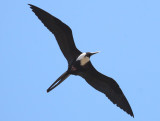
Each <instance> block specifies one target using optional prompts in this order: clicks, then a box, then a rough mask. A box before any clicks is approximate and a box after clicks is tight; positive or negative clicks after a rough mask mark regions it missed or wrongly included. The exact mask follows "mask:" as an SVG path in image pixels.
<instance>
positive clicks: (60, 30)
mask: <svg viewBox="0 0 160 121" xmlns="http://www.w3.org/2000/svg"><path fill="white" fill-rule="evenodd" d="M29 5H30V7H31V9H32V11H33V12H34V13H35V14H36V16H37V17H38V18H39V19H40V20H41V22H42V23H43V24H44V26H46V27H47V28H48V29H49V30H50V31H51V32H52V33H53V34H54V35H55V38H56V40H57V42H58V44H59V47H60V49H61V51H62V53H63V55H64V56H65V58H66V59H67V61H68V63H69V64H71V62H72V61H73V59H75V58H77V57H78V55H80V54H81V52H80V51H79V50H78V49H77V48H76V46H75V43H74V40H73V36H72V30H71V29H70V28H69V27H68V26H67V25H66V24H64V23H63V22H62V21H60V20H59V19H57V18H56V17H54V16H52V15H51V14H49V13H47V12H46V11H44V10H42V9H40V8H38V7H36V6H34V5H31V4H29Z"/></svg>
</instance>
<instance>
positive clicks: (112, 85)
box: [79, 62, 134, 117]
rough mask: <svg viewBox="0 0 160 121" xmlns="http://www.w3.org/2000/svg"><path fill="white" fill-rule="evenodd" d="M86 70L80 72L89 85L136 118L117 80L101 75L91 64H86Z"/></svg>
mask: <svg viewBox="0 0 160 121" xmlns="http://www.w3.org/2000/svg"><path fill="white" fill-rule="evenodd" d="M85 69H86V70H85V71H84V72H80V73H79V75H80V76H81V77H82V78H84V79H85V80H86V81H87V83H88V84H90V85H91V86H92V87H94V88H95V89H96V90H98V91H100V92H102V93H104V94H105V95H106V96H107V97H108V98H109V99H110V100H111V101H112V102H113V103H114V104H116V105H117V106H118V107H120V108H121V109H123V110H124V111H125V112H127V113H128V114H130V115H131V116H133V117H134V114H133V112H132V109H131V107H130V105H129V103H128V101H127V99H126V97H125V96H124V94H123V92H122V90H121V89H120V87H119V85H118V84H117V83H116V81H115V80H113V79H112V78H110V77H107V76H105V75H103V74H101V73H99V72H98V71H97V70H96V69H95V68H94V67H93V66H92V64H91V63H90V62H89V63H88V64H86V66H85Z"/></svg>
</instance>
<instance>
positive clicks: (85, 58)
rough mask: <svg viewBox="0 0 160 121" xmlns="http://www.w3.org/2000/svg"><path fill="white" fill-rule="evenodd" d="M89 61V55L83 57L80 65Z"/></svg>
mask: <svg viewBox="0 0 160 121" xmlns="http://www.w3.org/2000/svg"><path fill="white" fill-rule="evenodd" d="M88 62H89V57H84V58H82V59H81V60H80V65H81V66H84V65H85V64H87V63H88Z"/></svg>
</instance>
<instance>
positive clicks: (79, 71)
mask: <svg viewBox="0 0 160 121" xmlns="http://www.w3.org/2000/svg"><path fill="white" fill-rule="evenodd" d="M29 5H30V7H31V9H32V11H33V12H34V13H35V15H36V16H37V17H38V18H39V19H40V20H41V22H42V23H43V24H44V26H46V27H47V28H48V29H49V30H50V31H51V32H52V33H53V34H54V36H55V38H56V40H57V42H58V44H59V47H60V49H61V51H62V53H63V55H64V56H65V58H66V59H67V61H68V70H67V71H66V72H64V73H63V74H62V75H61V76H60V77H59V78H58V79H57V80H56V81H55V82H54V83H53V84H52V85H51V86H50V87H49V88H48V89H47V92H50V91H51V90H52V89H54V88H55V87H57V86H58V85H59V84H60V83H62V82H63V81H64V80H65V79H66V78H67V77H68V76H70V75H79V76H81V77H82V78H84V79H85V80H86V81H87V83H88V84H90V85H91V86H93V87H94V88H95V89H96V90H98V91H100V92H102V93H104V94H105V95H106V96H107V97H108V98H109V99H110V100H111V101H112V102H113V103H114V104H116V105H117V106H118V107H120V108H121V109H123V110H124V111H126V112H127V113H128V114H130V115H131V116H133V117H134V114H133V112H132V109H131V107H130V105H129V103H128V101H127V99H126V97H125V96H124V94H123V92H122V90H121V89H120V87H119V85H118V84H117V83H116V81H115V80H114V79H112V78H110V77H108V76H105V75H103V74H101V73H100V72H98V71H97V70H96V69H95V68H94V67H93V65H92V63H91V62H90V57H91V56H92V55H94V54H96V53H98V52H83V53H82V52H81V51H79V50H78V49H77V48H76V46H75V43H74V40H73V36H72V30H71V29H70V27H69V26H67V25H66V24H64V23H63V22H62V21H60V20H59V19H57V18H56V17H54V16H52V15H51V14H49V13H47V12H46V11H44V10H42V9H40V8H38V7H36V6H34V5H31V4H29Z"/></svg>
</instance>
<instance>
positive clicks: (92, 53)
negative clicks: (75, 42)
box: [91, 51, 100, 55]
mask: <svg viewBox="0 0 160 121" xmlns="http://www.w3.org/2000/svg"><path fill="white" fill-rule="evenodd" d="M99 52H100V51H97V52H91V55H94V54H97V53H99Z"/></svg>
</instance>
